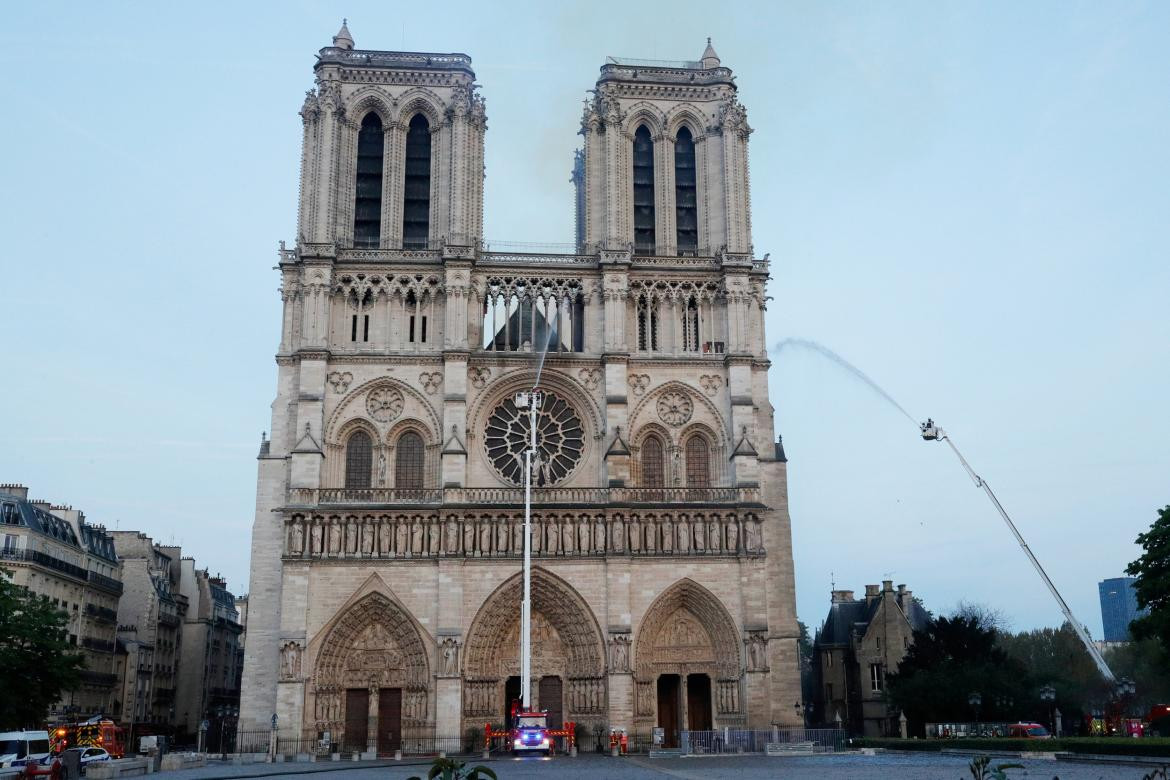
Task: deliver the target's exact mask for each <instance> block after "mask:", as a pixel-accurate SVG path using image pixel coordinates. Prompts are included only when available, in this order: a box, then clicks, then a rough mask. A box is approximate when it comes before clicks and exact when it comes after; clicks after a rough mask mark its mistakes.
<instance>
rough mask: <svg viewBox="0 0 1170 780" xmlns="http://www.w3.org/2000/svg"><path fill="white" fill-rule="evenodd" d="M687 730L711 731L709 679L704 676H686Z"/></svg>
mask: <svg viewBox="0 0 1170 780" xmlns="http://www.w3.org/2000/svg"><path fill="white" fill-rule="evenodd" d="M687 729H689V730H690V731H710V730H711V678H710V677H708V676H707V675H705V674H689V675H687Z"/></svg>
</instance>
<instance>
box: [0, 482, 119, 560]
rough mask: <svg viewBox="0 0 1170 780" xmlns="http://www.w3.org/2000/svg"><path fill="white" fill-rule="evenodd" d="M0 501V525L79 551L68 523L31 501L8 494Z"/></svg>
mask: <svg viewBox="0 0 1170 780" xmlns="http://www.w3.org/2000/svg"><path fill="white" fill-rule="evenodd" d="M0 501H2V502H3V514H2V515H0V523H2V524H4V525H14V526H21V527H23V528H27V529H29V530H30V531H32V532H33V533H36V534H39V535H40V536H44V537H47V538H49V539H54V540H56V541H58V542H60V543H61V544H67V545H69V546H71V547H76V548H78V549H79V550H80V549H81V542H80V541H79V540H78V538H77V534H76V533H74V531H73V526H72V525H71V524H70V523H69V521H67V520H62V519H61V518H59V517H57V516H56V515H54V514H50V513H49V512H46V511H45V510H43V509H41V508H40V507H37V506H34V505H33V504H32V502H31V501H28V500H26V499H23V498H20V497H19V496H14V495H11V494H9V493H0ZM111 548H112V545H111Z"/></svg>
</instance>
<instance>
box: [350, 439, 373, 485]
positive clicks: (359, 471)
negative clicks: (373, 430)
mask: <svg viewBox="0 0 1170 780" xmlns="http://www.w3.org/2000/svg"><path fill="white" fill-rule="evenodd" d="M373 471H374V442H373V441H372V440H371V439H370V434H368V433H366V432H365V431H354V432H353V433H352V434H350V437H349V440H348V441H347V442H346V443H345V487H346V488H349V489H362V488H368V487H369V486H370V477H371V476H372V474H373Z"/></svg>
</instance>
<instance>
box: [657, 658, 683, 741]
mask: <svg viewBox="0 0 1170 780" xmlns="http://www.w3.org/2000/svg"><path fill="white" fill-rule="evenodd" d="M678 688H679V678H678V675H677V674H664V675H661V676H659V678H658V725H659V726H660V727H661V728H662V746H663V747H668V748H676V747H678V708H679V697H678Z"/></svg>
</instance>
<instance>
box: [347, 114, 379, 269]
mask: <svg viewBox="0 0 1170 780" xmlns="http://www.w3.org/2000/svg"><path fill="white" fill-rule="evenodd" d="M382 141H383V135H382V120H381V119H379V118H378V115H377V114H375V113H374V112H372V111H371V112H370V113H368V114H366V116H365V118H364V119H362V129H361V130H359V131H358V154H357V182H356V185H355V194H354V204H353V245H354V246H357V247H366V248H372V249H377V247H378V242H379V239H380V237H381V233H382Z"/></svg>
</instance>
